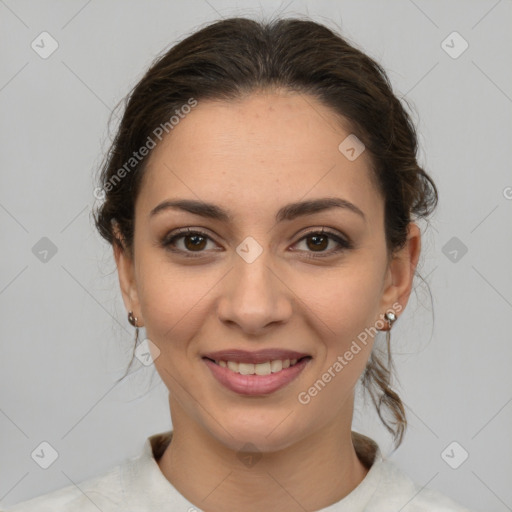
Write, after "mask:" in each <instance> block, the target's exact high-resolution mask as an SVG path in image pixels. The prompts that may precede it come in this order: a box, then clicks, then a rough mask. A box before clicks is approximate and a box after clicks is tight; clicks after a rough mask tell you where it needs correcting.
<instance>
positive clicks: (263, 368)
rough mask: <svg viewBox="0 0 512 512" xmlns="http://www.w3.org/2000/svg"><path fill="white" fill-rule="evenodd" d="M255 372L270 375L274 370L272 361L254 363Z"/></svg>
mask: <svg viewBox="0 0 512 512" xmlns="http://www.w3.org/2000/svg"><path fill="white" fill-rule="evenodd" d="M254 372H255V373H256V375H270V374H271V373H272V370H271V369H270V361H267V362H266V363H260V364H255V365H254Z"/></svg>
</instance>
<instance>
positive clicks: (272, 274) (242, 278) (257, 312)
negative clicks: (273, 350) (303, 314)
mask: <svg viewBox="0 0 512 512" xmlns="http://www.w3.org/2000/svg"><path fill="white" fill-rule="evenodd" d="M267 254H268V253H267V251H263V253H262V254H261V255H260V256H259V257H258V258H257V259H256V260H255V261H253V262H252V263H248V262H246V261H245V260H244V259H243V258H241V257H238V255H236V256H235V258H234V268H233V269H232V270H231V272H229V273H228V275H227V276H226V277H225V279H224V280H223V288H222V291H221V293H222V296H221V298H220V300H219V302H218V315H219V318H220V320H221V321H222V322H224V323H225V324H229V326H231V327H234V326H237V327H238V328H239V329H240V330H242V331H243V332H244V333H246V334H250V335H253V336H257V335H259V334H266V333H267V332H268V329H269V327H270V326H272V325H278V324H284V323H286V322H287V321H288V320H289V319H290V317H291V315H292V310H293V292H292V291H291V290H290V288H288V287H287V285H286V279H285V277H284V276H283V275H282V273H281V275H280V273H279V271H278V270H276V269H274V268H272V267H271V266H270V263H271V262H270V261H269V257H267Z"/></svg>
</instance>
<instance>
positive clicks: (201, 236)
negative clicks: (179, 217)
mask: <svg viewBox="0 0 512 512" xmlns="http://www.w3.org/2000/svg"><path fill="white" fill-rule="evenodd" d="M209 241H211V242H212V243H213V240H212V239H211V238H210V237H209V236H208V235H207V234H206V233H203V232H202V231H193V230H191V229H188V228H187V229H180V230H178V233H177V234H172V233H171V234H170V235H168V236H166V237H165V238H164V239H163V240H162V241H161V246H162V247H163V248H164V249H166V250H169V251H172V252H176V253H181V254H183V255H184V256H190V257H194V256H201V255H202V253H204V252H206V251H205V249H206V248H207V245H208V242H209ZM191 253H196V254H191Z"/></svg>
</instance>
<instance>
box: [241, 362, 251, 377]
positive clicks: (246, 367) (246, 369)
mask: <svg viewBox="0 0 512 512" xmlns="http://www.w3.org/2000/svg"><path fill="white" fill-rule="evenodd" d="M238 373H241V374H242V375H252V374H253V373H254V365H253V364H252V363H238Z"/></svg>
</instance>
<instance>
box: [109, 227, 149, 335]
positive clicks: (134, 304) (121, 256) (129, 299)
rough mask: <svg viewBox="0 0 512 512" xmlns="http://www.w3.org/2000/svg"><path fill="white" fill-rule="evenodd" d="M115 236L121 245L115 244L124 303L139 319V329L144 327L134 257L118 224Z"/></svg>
mask: <svg viewBox="0 0 512 512" xmlns="http://www.w3.org/2000/svg"><path fill="white" fill-rule="evenodd" d="M114 236H115V238H116V239H117V240H119V244H117V243H114V244H113V250H114V259H115V260H116V266H117V274H118V277H119V285H120V287H121V293H122V295H123V302H124V305H125V307H126V310H127V311H133V315H134V316H135V317H137V324H138V326H139V327H142V326H143V325H144V322H143V320H142V313H141V310H140V303H139V296H138V293H137V287H136V282H135V267H134V261H133V256H132V254H130V251H129V250H128V249H127V248H126V246H125V243H124V239H123V237H122V235H121V233H120V231H119V227H118V225H117V223H115V224H114Z"/></svg>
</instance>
